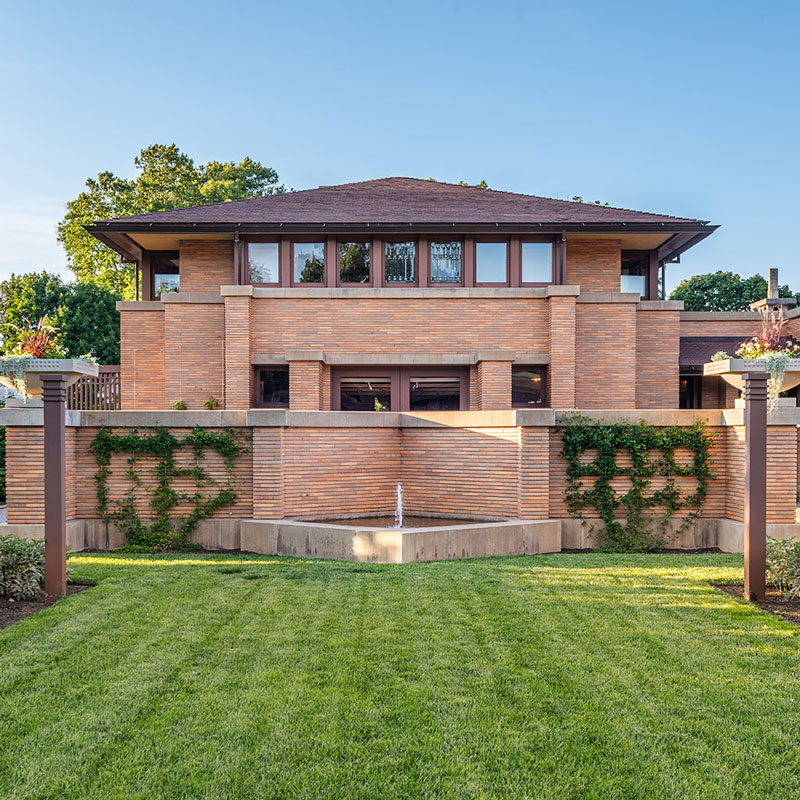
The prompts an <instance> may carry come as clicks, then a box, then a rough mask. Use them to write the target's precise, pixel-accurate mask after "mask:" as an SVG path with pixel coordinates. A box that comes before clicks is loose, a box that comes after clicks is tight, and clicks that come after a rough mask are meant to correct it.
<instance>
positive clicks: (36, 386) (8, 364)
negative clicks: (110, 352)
mask: <svg viewBox="0 0 800 800" xmlns="http://www.w3.org/2000/svg"><path fill="white" fill-rule="evenodd" d="M20 361H22V359H20V358H0V384H2V385H3V386H7V387H8V388H9V389H13V390H14V391H15V392H16V391H19V389H18V388H17V384H16V378H17V370H18V364H19V363H20ZM99 371H100V368H99V366H98V365H97V364H95V363H94V362H92V361H82V360H81V359H79V358H29V359H27V361H25V362H24V372H25V394H27V395H28V396H30V397H41V396H42V381H41V376H42V375H44V374H47V373H51V374H53V373H55V374H58V375H65V376H66V378H67V386H71V385H72V384H73V383H75V381H77V380H78V379H79V378H82V377H83V376H84V375H91V376H92V377H95V376H96V375H97V374H98V372H99Z"/></svg>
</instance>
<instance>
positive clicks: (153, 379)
mask: <svg viewBox="0 0 800 800" xmlns="http://www.w3.org/2000/svg"><path fill="white" fill-rule="evenodd" d="M120 333H121V336H120V357H121V360H120V384H121V387H122V388H121V392H122V396H121V401H122V408H124V409H131V408H136V409H137V410H138V409H141V410H146V411H150V410H159V409H163V408H164V407H165V399H164V312H163V310H159V311H122V312H120Z"/></svg>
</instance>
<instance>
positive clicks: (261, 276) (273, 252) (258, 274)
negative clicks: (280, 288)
mask: <svg viewBox="0 0 800 800" xmlns="http://www.w3.org/2000/svg"><path fill="white" fill-rule="evenodd" d="M247 266H248V269H249V271H250V283H279V282H280V273H279V272H278V243H277V242H251V243H250V244H248V245H247Z"/></svg>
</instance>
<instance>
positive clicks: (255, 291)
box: [220, 286, 580, 300]
mask: <svg viewBox="0 0 800 800" xmlns="http://www.w3.org/2000/svg"><path fill="white" fill-rule="evenodd" d="M551 290H555V291H551ZM579 291H580V289H579V287H577V286H523V287H510V286H484V287H479V286H476V287H465V286H441V287H418V286H417V287H415V286H409V287H405V288H402V289H398V288H390V287H380V288H379V287H372V288H360V287H357V288H349V287H343V286H338V287H326V286H320V287H318V288H311V287H309V288H304V287H297V286H293V287H288V286H284V287H275V288H274V289H272V288H267V287H263V286H221V287H220V294H221V295H222V297H255V298H290V299H294V300H319V299H338V298H353V299H368V300H375V299H377V300H414V299H420V298H423V299H427V300H446V299H448V298H450V299H452V298H459V299H460V298H490V299H491V298H495V299H507V298H527V299H530V298H541V299H544V298H546V297H550V296H553V295H577V294H578V292H579Z"/></svg>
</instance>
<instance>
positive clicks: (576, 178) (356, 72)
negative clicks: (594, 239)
mask: <svg viewBox="0 0 800 800" xmlns="http://www.w3.org/2000/svg"><path fill="white" fill-rule="evenodd" d="M0 13H1V14H2V16H1V17H0V18H1V19H2V25H1V26H0V278H1V277H5V276H7V275H8V274H9V273H11V272H25V271H30V270H39V269H49V270H58V271H63V272H64V273H65V274H68V273H67V272H66V270H65V268H64V256H63V252H62V251H61V250H60V248H59V246H58V245H57V244H56V241H55V225H56V223H57V221H58V220H59V218H60V217H61V216H62V215H63V206H64V203H65V202H66V201H67V200H69V199H71V198H73V197H74V196H75V195H76V194H77V193H78V192H80V191H81V189H82V187H83V183H84V181H85V179H86V178H87V177H88V176H90V175H91V176H93V175H96V174H97V173H98V172H100V171H102V170H106V169H108V170H111V171H113V172H116V173H117V174H120V175H123V176H130V175H132V174H133V171H134V170H133V157H134V155H135V154H136V153H137V152H138V151H139V150H140V149H141V148H142V147H144V146H146V145H148V144H151V143H154V142H163V143H170V142H176V143H177V144H178V145H179V146H180V147H181V148H182V149H183V150H184V151H185V152H187V153H189V154H190V155H191V156H192V157H193V158H195V159H196V160H197V161H207V160H211V159H219V160H232V159H233V160H239V159H241V158H243V157H244V156H250V157H252V158H254V159H256V160H258V161H261V162H262V163H264V164H267V165H270V166H272V167H274V168H275V169H277V170H278V172H279V174H280V176H281V179H282V180H283V181H284V182H285V183H286V184H287V185H289V186H292V187H294V188H297V189H302V188H309V187H314V186H317V185H320V184H331V183H341V182H347V181H354V180H363V179H367V178H374V177H383V176H388V175H410V176H415V177H422V178H427V177H429V176H433V177H435V178H438V179H440V180H445V181H458V180H459V179H464V180H467V181H469V182H477V181H480V180H481V179H485V180H486V181H487V182H488V183H489V185H490V186H491V187H493V188H498V189H506V190H509V191H516V192H525V193H530V194H541V195H544V196H550V197H562V198H569V197H572V195H575V194H579V195H582V196H583V197H584V198H585V199H587V200H595V199H600V200H604V201H608V202H609V203H611V204H612V205H617V206H623V207H627V208H636V209H641V210H647V211H657V212H662V213H671V214H677V215H681V216H690V217H700V218H703V219H710V220H712V221H713V222H715V223H719V224H721V225H722V228H721V229H720V230H719V231H717V232H716V233H715V234H714V235H713V236H711V237H710V238H709V239H707V240H706V241H705V242H704V243H702V244H700V245H699V246H697V247H696V248H694V249H693V250H692V251H691V252H690V253H688V254H686V255H685V256H684V258H683V263H682V264H681V265H680V266H673V267H670V268H669V272H668V278H669V282H670V284H671V285H674V283H675V282H676V281H677V280H678V279H680V278H681V277H684V276H688V275H691V274H695V273H697V272H706V271H710V270H716V269H733V270H736V271H739V272H741V273H742V274H752V273H754V272H757V271H760V272H762V274H763V273H765V271H766V269H767V268H768V267H773V266H777V267H779V268H780V269H781V274H782V280H783V282H790V283H791V284H792V285H793V287H794V288H795V290H800V265H799V264H798V258H797V255H796V252H795V244H796V232H795V229H796V217H797V215H798V211H799V210H800V209H798V205H800V202H799V200H798V198H800V168H799V167H798V146H799V144H800V137H799V136H798V128H799V127H800V125H799V124H798V123H800V104H798V79H799V78H800V63H799V61H798V55H797V52H798V50H797V44H796V34H797V30H798V27H799V26H800V4H797V3H790V2H780V1H779V2H771V3H763V4H754V3H743V2H703V0H700V1H699V2H698V1H697V0H696V1H695V2H682V1H680V0H678V1H675V0H673V2H670V3H642V2H614V0H608V2H602V3H601V2H596V0H595V1H594V2H569V3H555V2H547V3H542V2H523V3H517V2H504V1H502V0H501V1H500V2H492V3H477V2H469V1H461V0H449V1H447V2H416V1H415V0H413V1H411V2H404V3H376V2H369V3H367V2H363V3H362V2H346V0H344V1H343V2H339V3H335V4H333V3H317V2H294V3H286V2H281V3H271V2H269V3H267V2H260V3H259V2H235V1H234V2H228V3H224V4H220V3H211V2H203V1H202V0H194V1H193V2H170V0H161V1H160V2H146V1H143V0H139V2H136V3H125V4H122V3H107V2H106V3H102V4H101V3H96V2H70V3H63V2H58V3H56V2H38V3H20V2H8V0H2V2H0Z"/></svg>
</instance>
